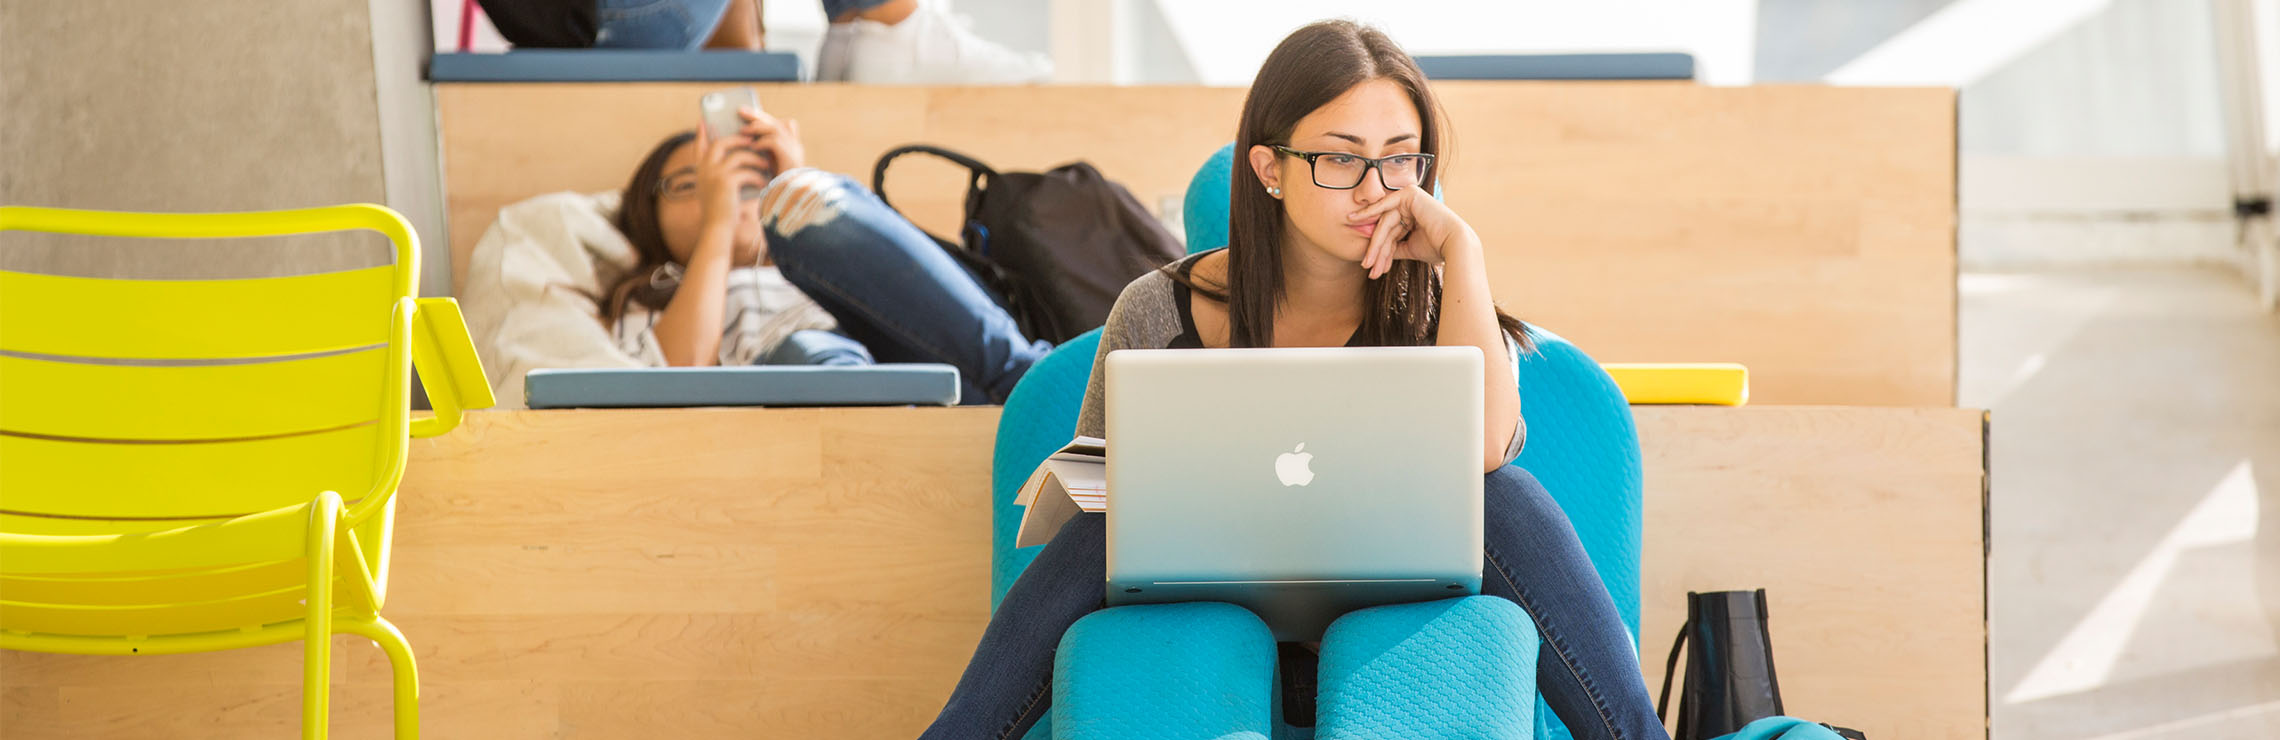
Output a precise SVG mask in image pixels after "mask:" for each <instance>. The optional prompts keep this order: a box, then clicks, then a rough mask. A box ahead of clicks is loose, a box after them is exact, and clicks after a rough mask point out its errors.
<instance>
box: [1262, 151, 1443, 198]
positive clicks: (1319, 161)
mask: <svg viewBox="0 0 2280 740" xmlns="http://www.w3.org/2000/svg"><path fill="white" fill-rule="evenodd" d="M1274 147H1275V151H1278V152H1282V153H1284V154H1288V155H1290V156H1293V157H1297V158H1299V159H1303V160H1306V166H1307V167H1308V168H1311V169H1312V171H1313V173H1314V184H1315V185H1316V186H1319V187H1323V188H1327V189H1330V190H1352V189H1354V188H1356V187H1359V186H1361V184H1362V178H1363V177H1364V176H1367V175H1368V174H1370V170H1377V172H1378V184H1380V185H1384V186H1385V189H1387V190H1400V189H1402V188H1406V187H1412V186H1415V185H1417V184H1418V183H1422V182H1424V181H1425V175H1426V174H1427V173H1430V172H1432V171H1433V155H1431V154H1424V153H1417V154H1395V155H1393V156H1390V157H1378V158H1376V159H1371V158H1369V157H1364V156H1362V155H1359V154H1353V153H1349V152H1306V151H1299V150H1297V149H1292V148H1290V147H1287V146H1282V145H1280V144H1276V145H1274Z"/></svg>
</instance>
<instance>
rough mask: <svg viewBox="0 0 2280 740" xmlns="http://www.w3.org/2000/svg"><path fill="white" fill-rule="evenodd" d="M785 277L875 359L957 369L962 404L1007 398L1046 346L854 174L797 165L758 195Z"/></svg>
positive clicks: (1048, 348)
mask: <svg viewBox="0 0 2280 740" xmlns="http://www.w3.org/2000/svg"><path fill="white" fill-rule="evenodd" d="M760 219H761V222H762V223H763V224H764V225H765V226H766V227H767V233H768V254H769V255H770V256H771V257H773V258H774V259H775V261H776V267H777V269H779V270H782V271H783V273H784V278H785V279H786V280H789V281H791V283H792V285H793V286H795V287H798V288H799V289H800V292H802V293H805V294H807V296H808V297H809V298H811V299H814V300H815V302H816V304H817V305H821V306H823V309H824V310H825V311H829V312H831V316H832V318H834V319H837V320H838V321H839V331H840V332H842V333H844V334H846V335H847V336H848V337H851V338H853V339H855V340H856V341H858V342H862V343H863V346H865V347H867V348H869V349H870V351H871V355H872V356H873V357H874V358H876V359H877V360H878V361H879V362H939V363H943V364H947V365H952V366H955V367H957V368H958V380H959V383H960V385H961V386H962V387H961V388H960V394H959V397H960V399H961V402H963V403H969V404H997V403H1004V402H1005V397H1006V396H1007V395H1008V394H1011V393H1012V392H1013V384H1014V383H1015V382H1017V381H1019V380H1021V374H1022V373H1023V372H1026V371H1028V370H1029V366H1030V364H1032V363H1035V362H1036V361H1037V360H1038V359H1039V358H1042V357H1044V356H1045V353H1047V352H1050V351H1052V349H1053V345H1052V344H1050V343H1048V342H1044V341H1040V340H1033V339H1030V338H1028V337H1027V336H1023V335H1022V333H1021V328H1020V327H1019V326H1017V325H1016V324H1015V323H1014V320H1013V317H1012V316H1011V315H1008V314H1007V313H1006V312H1005V309H1004V308H1001V307H999V306H998V304H997V301H995V300H993V299H992V298H991V297H990V294H989V292H988V291H986V290H984V289H983V288H982V285H981V283H979V282H977V281H975V279H974V276H973V275H972V274H971V273H968V272H966V268H964V267H962V266H960V265H959V264H958V262H957V260H955V259H952V258H951V257H950V255H948V254H944V253H943V251H942V246H941V245H939V244H936V243H935V242H934V239H933V238H932V237H929V236H927V235H926V233H925V232H922V231H919V229H918V227H917V226H915V225H913V224H911V222H910V221H909V220H908V219H905V218H903V217H902V214H900V213H896V212H895V210H894V209H893V208H890V207H888V206H887V204H886V203H885V202H883V201H880V200H879V197H878V196H876V195H872V194H871V191H869V190H867V189H864V187H863V186H862V185H860V184H857V183H856V182H855V181H854V180H852V179H849V178H848V177H846V176H844V175H839V174H835V173H831V172H825V171H823V170H818V169H812V168H807V167H800V168H795V169H791V170H787V171H785V172H784V173H783V174H780V175H777V176H776V178H775V179H774V180H771V181H769V183H768V187H767V189H766V190H765V191H763V192H762V193H761V194H760Z"/></svg>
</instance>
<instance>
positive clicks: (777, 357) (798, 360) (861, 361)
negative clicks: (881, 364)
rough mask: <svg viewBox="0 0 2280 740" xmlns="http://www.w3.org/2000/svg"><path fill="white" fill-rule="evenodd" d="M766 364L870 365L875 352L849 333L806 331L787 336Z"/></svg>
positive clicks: (763, 358)
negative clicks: (848, 334)
mask: <svg viewBox="0 0 2280 740" xmlns="http://www.w3.org/2000/svg"><path fill="white" fill-rule="evenodd" d="M760 364H762V365H869V364H871V351H870V350H868V349H865V348H864V347H863V343H862V342H858V341H855V340H854V339H850V338H848V337H847V335H845V334H840V333H839V332H834V331H824V330H822V329H802V330H800V331H795V332H792V333H791V336H787V337H784V341H782V342H780V343H778V344H777V345H776V348H775V349H772V350H769V351H768V355H767V356H766V357H762V358H760Z"/></svg>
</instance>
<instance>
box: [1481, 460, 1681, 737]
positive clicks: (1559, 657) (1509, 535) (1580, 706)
mask: <svg viewBox="0 0 2280 740" xmlns="http://www.w3.org/2000/svg"><path fill="white" fill-rule="evenodd" d="M1484 494H1485V500H1484V502H1483V510H1482V515H1483V516H1482V521H1483V531H1482V535H1483V537H1482V541H1483V543H1484V547H1483V555H1485V556H1486V557H1485V563H1484V565H1485V567H1484V569H1483V572H1482V573H1481V592H1482V593H1486V594H1489V595H1491V596H1501V597H1504V598H1507V599H1511V600H1512V601H1513V602H1514V603H1517V604H1519V605H1520V608H1521V609H1524V610H1526V611H1527V612H1528V615H1529V616H1530V617H1532V618H1534V619H1535V621H1536V632H1537V633H1538V635H1539V636H1540V637H1541V638H1542V643H1541V647H1540V649H1539V652H1538V654H1537V656H1536V686H1537V690H1538V691H1540V692H1543V695H1544V703H1546V704H1549V705H1551V708H1552V712H1553V713H1554V714H1557V715H1559V717H1560V721H1561V722H1563V723H1565V724H1566V725H1567V727H1568V731H1569V732H1572V733H1574V734H1575V736H1576V737H1577V738H1579V739H1581V740H1648V739H1657V740H1660V739H1664V738H1668V737H1669V734H1668V733H1666V732H1664V730H1663V726H1662V720H1661V719H1659V718H1657V717H1656V716H1655V706H1654V702H1653V701H1652V700H1651V699H1649V698H1648V697H1647V684H1646V679H1645V678H1644V677H1642V676H1641V675H1640V673H1639V658H1638V655H1637V651H1636V649H1635V648H1634V647H1633V646H1632V643H1631V636H1630V633H1628V632H1626V631H1624V629H1623V618H1622V616H1621V615H1620V614H1618V613H1617V612H1616V611H1615V599H1614V598H1613V597H1611V596H1608V595H1607V586H1606V584H1605V583H1603V582H1601V581H1600V580H1599V572H1598V571H1597V570H1595V569H1593V568H1592V566H1591V558H1590V557H1589V556H1588V555H1586V554H1584V551H1583V542H1582V541H1581V540H1578V539H1576V536H1575V526H1574V525H1572V524H1569V523H1568V518H1567V514H1566V513H1564V512H1562V511H1560V506H1559V504H1558V503H1557V502H1555V501H1553V500H1552V497H1551V494H1549V493H1546V492H1544V486H1543V484H1541V483H1538V482H1536V477H1535V476H1532V475H1529V474H1528V471H1525V470H1521V469H1520V468H1518V467H1514V466H1510V465H1507V466H1504V467H1503V468H1499V469H1498V470H1497V471H1496V472H1493V473H1489V474H1488V478H1487V481H1486V485H1485V491H1484Z"/></svg>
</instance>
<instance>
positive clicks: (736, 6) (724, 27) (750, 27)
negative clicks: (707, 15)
mask: <svg viewBox="0 0 2280 740" xmlns="http://www.w3.org/2000/svg"><path fill="white" fill-rule="evenodd" d="M767 39H768V27H767V24H766V23H765V22H764V21H762V20H761V17H760V0H730V1H729V3H728V12H726V13H723V14H721V17H720V24H719V25H717V26H714V27H713V32H712V38H709V39H706V40H705V48H707V49H733V50H741V51H760V50H763V49H766V48H767V47H768V41H767Z"/></svg>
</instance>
